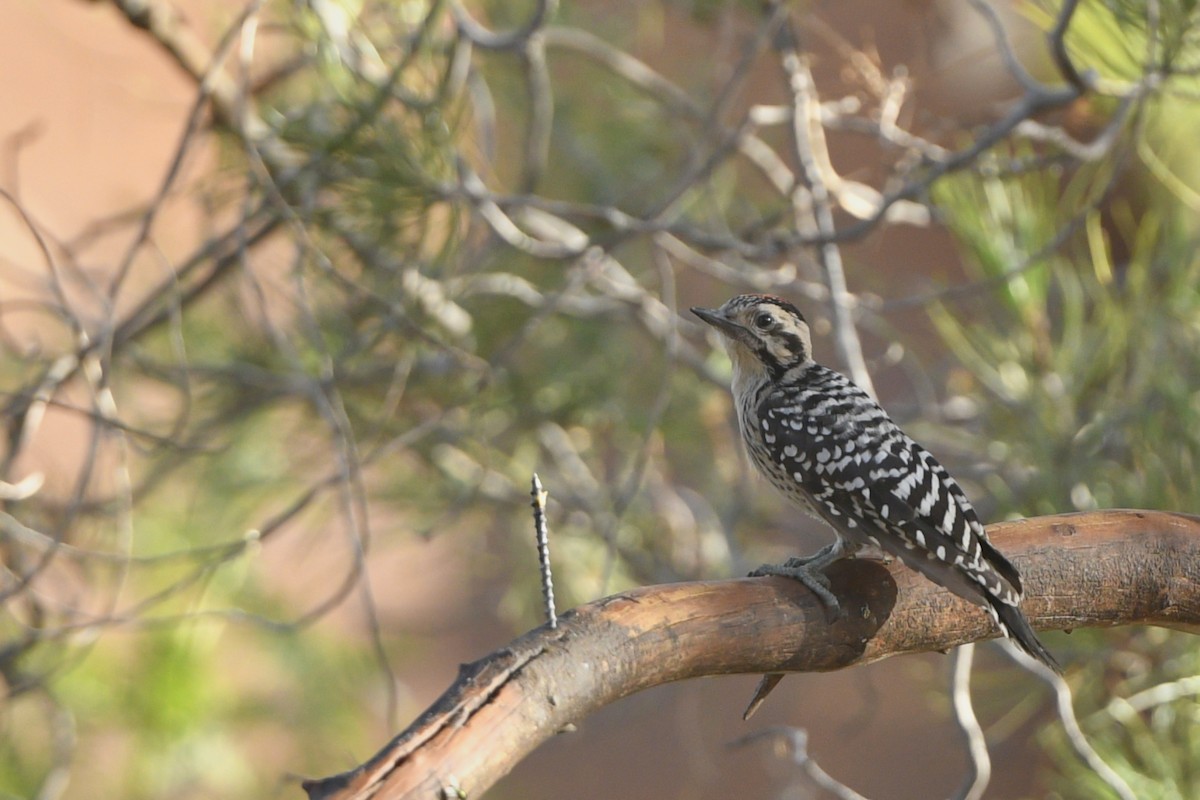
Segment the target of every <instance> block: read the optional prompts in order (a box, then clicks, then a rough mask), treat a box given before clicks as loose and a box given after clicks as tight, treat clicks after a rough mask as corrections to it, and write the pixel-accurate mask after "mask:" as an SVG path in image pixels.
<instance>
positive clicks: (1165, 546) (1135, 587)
mask: <svg viewBox="0 0 1200 800" xmlns="http://www.w3.org/2000/svg"><path fill="white" fill-rule="evenodd" d="M988 533H989V536H991V537H992V541H993V542H995V543H996V545H997V546H998V547H999V548H1000V549H1001V550H1002V551H1004V552H1005V553H1006V554H1007V555H1009V556H1010V557H1011V559H1012V561H1013V562H1014V563H1015V564H1016V565H1017V567H1018V568H1019V569H1020V570H1021V573H1022V575H1023V576H1024V577H1025V589H1026V599H1025V603H1024V606H1023V607H1024V609H1025V611H1026V613H1027V614H1028V616H1029V619H1030V621H1031V622H1032V624H1033V626H1034V627H1035V628H1038V629H1041V630H1070V629H1073V628H1083V627H1107V626H1113V625H1125V624H1132V623H1137V624H1146V625H1161V626H1166V627H1175V628H1184V629H1189V630H1193V631H1195V630H1200V517H1193V516H1189V515H1186V514H1172V513H1166V512H1158V511H1101V512H1094V513H1086V514H1063V515H1058V516H1051V517H1039V518H1037V519H1031V520H1019V521H1015V522H1005V523H1001V524H998V525H993V526H990V527H989V529H988ZM827 574H828V576H829V578H830V581H831V583H832V588H833V591H834V592H835V593H836V594H837V595H838V597H839V598H840V600H841V604H842V608H843V609H844V610H845V611H846V612H847V613H846V614H845V615H844V616H843V617H841V618H840V619H838V620H836V621H834V622H833V623H832V624H830V623H828V622H826V620H825V613H824V609H823V608H822V607H821V606H820V604H819V602H818V601H817V600H816V599H815V598H814V597H813V596H812V595H810V594H809V593H808V592H807V590H805V589H804V587H802V586H801V585H799V584H798V583H795V582H793V581H788V580H785V579H780V578H754V579H741V580H727V581H706V582H699V583H680V584H669V585H661V586H648V587H644V588H641V589H636V590H633V591H630V592H624V593H621V594H617V595H613V596H611V597H606V598H604V599H602V600H597V601H596V602H594V603H590V604H588V605H586V606H582V607H580V608H577V609H575V610H574V611H570V612H568V613H566V614H564V615H563V616H562V617H560V618H559V626H558V628H556V629H554V630H551V629H549V628H547V627H542V628H538V629H536V630H533V631H530V632H529V633H527V634H525V635H524V636H522V637H520V638H519V639H517V640H515V641H514V642H513V643H512V644H510V645H509V646H508V647H506V648H504V649H502V650H498V651H496V652H495V653H492V654H491V655H489V656H487V657H485V658H483V659H481V660H480V661H477V662H475V663H474V664H469V665H465V666H463V667H462V669H461V670H460V674H459V676H458V679H457V680H456V681H455V682H454V685H453V686H451V687H450V688H449V689H448V690H447V691H446V693H445V694H443V695H442V697H441V698H440V699H438V701H437V702H436V703H434V704H433V706H431V707H430V708H429V709H428V710H427V711H426V712H425V713H424V714H422V715H421V716H420V717H419V718H418V719H417V720H416V722H414V723H413V724H412V725H411V726H410V727H409V728H408V730H406V731H404V732H403V733H401V734H400V735H398V736H397V737H396V738H395V739H393V740H392V741H391V742H389V743H388V744H387V746H385V747H384V748H383V749H382V750H381V751H380V752H379V753H378V754H377V755H375V756H374V757H373V758H371V759H370V760H369V761H368V762H366V763H365V764H363V765H362V766H360V767H358V768H357V769H355V770H352V771H350V772H347V773H344V774H342V775H337V776H333V777H330V778H325V779H321V780H313V781H306V782H305V784H304V788H305V790H306V791H307V792H308V795H309V798H310V800H331V799H332V798H338V800H351V799H352V798H367V797H371V798H376V800H383V799H384V798H387V799H388V800H393V799H394V798H402V797H403V798H416V797H420V798H443V797H472V798H474V797H478V796H479V795H480V794H481V793H483V792H484V791H485V790H486V789H487V788H488V787H489V786H491V785H492V784H493V783H494V782H495V781H497V780H498V779H499V778H500V777H502V776H503V775H505V774H506V773H508V772H509V770H511V769H512V768H513V766H514V765H515V764H516V763H517V762H519V761H520V760H521V759H522V758H524V757H525V756H526V755H527V754H528V753H529V752H531V751H532V750H533V749H534V748H536V747H537V746H538V745H539V744H541V743H542V742H543V741H545V740H546V739H548V738H549V737H551V736H553V735H554V734H555V733H556V732H558V731H559V730H562V729H563V728H564V727H566V726H568V725H569V724H571V723H574V722H577V721H579V720H580V719H582V718H583V717H585V716H587V715H588V714H589V713H591V712H592V711H595V710H596V709H598V708H600V707H601V706H604V705H607V704H608V703H612V702H613V701H615V700H618V699H620V698H622V697H625V696H627V695H630V694H633V693H634V692H638V691H641V690H642V689H646V688H649V687H651V686H656V685H658V684H661V683H668V682H670V681H677V680H682V679H684V678H693V677H697V676H701V675H721V674H733V673H771V672H810V671H828V670H835V669H842V668H844V667H849V666H852V665H854V664H866V663H869V662H872V661H878V660H880V659H883V658H888V657H890V656H895V655H900V654H903V653H918V652H925V651H931V650H946V649H949V648H951V647H955V646H957V645H961V644H964V643H966V642H972V641H977V640H981V639H988V638H993V637H994V636H995V635H996V631H995V628H994V627H993V625H992V622H991V620H990V619H989V618H988V616H987V615H986V614H985V613H983V612H982V611H981V610H979V609H978V608H976V607H974V606H972V605H971V604H969V603H967V602H965V601H963V600H961V599H959V598H957V597H955V596H954V595H952V594H950V593H949V592H947V591H946V590H944V589H942V588H940V587H938V586H935V585H934V584H932V583H930V582H929V581H927V580H925V579H923V578H921V577H920V576H919V575H917V574H916V573H914V572H912V571H910V570H908V569H906V568H904V567H903V566H901V565H900V564H898V563H896V564H891V565H890V566H885V565H883V564H882V563H880V562H876V561H865V560H846V561H841V562H838V563H836V564H834V565H833V566H831V567H830V569H829V570H828V573H827ZM1068 663H1069V660H1068Z"/></svg>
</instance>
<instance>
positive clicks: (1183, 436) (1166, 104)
mask: <svg viewBox="0 0 1200 800" xmlns="http://www.w3.org/2000/svg"><path fill="white" fill-rule="evenodd" d="M1043 8H1044V9H1045V11H1044V13H1041V12H1038V13H1035V14H1034V18H1035V19H1037V20H1038V21H1039V22H1041V23H1043V24H1045V25H1047V26H1048V25H1049V24H1050V23H1051V22H1052V20H1053V13H1054V11H1053V9H1055V8H1057V6H1056V5H1055V6H1050V5H1047V6H1044V7H1043ZM1145 19H1146V15H1145V6H1144V5H1143V4H1141V3H1126V4H1123V3H1100V2H1084V3H1082V4H1081V5H1080V9H1079V11H1078V13H1077V17H1076V19H1075V20H1073V22H1072V26H1071V28H1070V33H1069V35H1068V37H1067V41H1068V44H1069V46H1070V51H1071V53H1072V57H1073V58H1075V59H1076V63H1077V66H1078V67H1079V68H1080V69H1094V70H1096V71H1097V72H1098V73H1099V75H1100V77H1101V78H1102V79H1103V80H1104V81H1110V82H1126V83H1128V82H1133V81H1138V80H1142V79H1143V75H1144V66H1145V64H1146V58H1147V53H1154V56H1153V59H1154V63H1156V64H1158V65H1159V66H1160V68H1161V69H1162V71H1163V75H1162V77H1163V80H1164V84H1163V88H1164V89H1165V90H1164V91H1162V92H1158V93H1153V95H1152V96H1151V95H1147V98H1146V99H1145V102H1144V105H1142V106H1140V107H1139V108H1137V109H1136V110H1135V112H1134V114H1133V117H1132V118H1133V119H1135V120H1136V124H1135V127H1134V129H1133V130H1132V133H1133V135H1134V138H1133V140H1132V143H1131V144H1129V145H1127V147H1128V148H1129V149H1130V150H1132V151H1134V152H1136V153H1137V155H1138V156H1139V158H1140V161H1141V164H1142V166H1144V167H1145V169H1144V171H1141V172H1128V171H1127V172H1125V173H1116V172H1113V169H1114V168H1119V167H1120V165H1121V164H1122V163H1123V161H1122V158H1121V156H1120V154H1119V153H1117V154H1114V156H1113V157H1112V158H1111V159H1103V160H1101V161H1099V162H1096V163H1095V164H1092V165H1084V166H1082V167H1079V168H1078V169H1076V170H1074V171H1069V172H1068V171H1064V170H1063V169H1062V168H1061V167H1059V166H1056V165H1055V162H1054V161H1053V160H1048V159H1045V156H1046V153H1045V152H1042V151H1038V150H1036V149H1035V148H1033V147H1032V146H1019V145H1010V146H1007V147H1004V148H1000V149H998V150H997V151H996V152H994V153H993V154H992V157H991V159H990V160H989V161H988V162H986V163H985V164H984V169H983V170H982V171H981V172H980V173H972V174H962V175H958V176H954V177H952V178H949V179H946V180H942V181H940V182H939V183H938V185H937V186H936V187H935V188H934V197H935V200H936V201H937V203H938V205H939V207H940V208H941V210H942V211H943V212H944V213H945V214H946V217H947V221H948V225H949V227H950V229H951V230H952V231H953V232H954V233H955V235H956V236H957V237H958V239H959V241H960V242H961V244H962V246H963V249H964V251H965V252H966V253H968V254H969V256H970V257H969V259H968V261H967V268H968V269H969V270H970V271H971V277H972V278H973V279H974V280H976V281H977V282H978V283H979V285H980V286H982V287H987V289H988V291H986V292H981V293H980V295H979V297H978V298H977V299H973V300H968V301H962V300H950V301H946V302H941V303H938V304H937V305H935V306H933V307H932V308H931V314H932V317H933V320H934V322H935V325H936V327H937V330H938V332H939V333H940V335H941V337H942V339H943V341H944V342H945V343H946V345H947V346H948V347H949V348H950V349H951V350H952V351H953V352H954V353H955V355H956V357H957V360H958V362H959V364H961V366H962V368H963V369H964V373H963V375H960V376H958V377H957V378H955V379H954V381H953V386H954V388H955V391H958V392H961V393H962V394H964V395H966V396H968V397H969V398H971V399H972V400H973V401H974V402H973V404H972V405H973V407H975V408H977V409H978V413H977V415H976V416H975V417H974V419H973V420H972V429H973V431H974V433H975V435H976V441H977V445H976V449H977V450H978V451H979V452H986V453H987V454H988V456H989V457H990V460H992V461H993V462H994V463H995V464H996V466H997V469H996V470H995V471H994V472H991V473H990V474H989V476H988V477H987V478H986V479H985V482H986V484H987V488H988V490H989V492H990V495H991V497H992V498H993V499H994V500H995V501H996V502H997V503H998V505H999V510H1000V512H1001V513H1002V514H1011V515H1033V514H1042V513H1054V512H1060V511H1064V510H1067V509H1071V508H1077V509H1092V508H1109V507H1135V508H1161V509H1172V510H1180V511H1187V512H1195V511H1196V509H1197V500H1198V499H1200V477H1198V472H1197V466H1198V465H1200V432H1198V430H1200V429H1198V428H1197V426H1196V425H1195V424H1194V422H1195V420H1197V419H1198V418H1200V417H1198V416H1197V413H1198V412H1200V392H1198V391H1197V389H1196V387H1197V386H1200V291H1197V286H1200V255H1198V249H1197V243H1198V242H1200V238H1198V237H1200V227H1198V226H1197V225H1196V222H1195V219H1196V217H1195V208H1196V207H1197V206H1196V205H1195V199H1196V198H1197V197H1198V196H1200V195H1198V194H1197V187H1198V186H1200V183H1198V182H1197V177H1198V174H1197V173H1196V172H1195V158H1194V150H1195V148H1194V147H1192V146H1190V145H1189V146H1188V147H1186V148H1182V147H1180V146H1178V144H1173V143H1177V142H1179V141H1181V140H1182V139H1187V140H1188V141H1191V140H1192V139H1193V138H1194V130H1195V124H1194V121H1195V120H1196V119H1197V114H1198V111H1200V103H1197V102H1196V98H1195V89H1196V86H1195V85H1194V84H1195V76H1194V75H1195V70H1194V64H1195V63H1196V60H1197V58H1198V53H1200V51H1198V50H1197V47H1196V44H1197V41H1196V35H1197V33H1196V32H1197V30H1200V27H1198V20H1197V17H1196V15H1195V4H1193V3H1163V4H1161V17H1160V27H1159V28H1158V29H1157V30H1156V32H1155V35H1154V37H1153V46H1151V38H1150V37H1149V36H1148V35H1147V31H1146V27H1145V25H1144V21H1145ZM1108 85H1110V86H1115V85H1116V84H1115V83H1112V84H1108ZM1099 109H1105V114H1116V113H1117V107H1116V104H1112V105H1108V106H1106V104H1104V103H1098V104H1096V105H1095V106H1094V107H1093V110H1099ZM1096 121H1097V122H1098V124H1099V125H1104V124H1106V120H1105V119H1103V118H1101V119H1099V120H1096ZM1181 137H1182V139H1181ZM1163 153H1167V154H1169V155H1168V156H1167V157H1162V156H1161V154H1163ZM1039 164H1043V165H1045V164H1049V166H1039ZM1012 165H1021V168H1020V169H1009V168H1008V167H1011V166H1012ZM1116 186H1119V187H1120V188H1119V189H1115V188H1114V187H1116ZM1069 644H1070V647H1071V648H1072V649H1073V650H1074V651H1075V652H1076V653H1079V652H1091V653H1094V654H1095V657H1093V658H1090V659H1088V658H1073V659H1072V661H1073V662H1079V663H1082V664H1084V666H1083V668H1082V671H1081V672H1080V673H1079V674H1077V675H1072V677H1071V684H1072V686H1073V687H1075V690H1076V708H1077V709H1078V710H1079V712H1080V713H1081V715H1082V717H1083V724H1084V729H1085V733H1086V734H1087V735H1088V738H1089V741H1090V742H1091V743H1092V745H1093V746H1095V747H1096V748H1097V750H1098V751H1099V752H1100V753H1101V755H1102V757H1103V758H1104V759H1105V760H1106V761H1107V762H1108V763H1109V764H1110V765H1111V766H1113V767H1114V769H1116V770H1117V772H1118V773H1119V774H1121V776H1122V777H1123V778H1124V779H1125V780H1126V781H1127V782H1128V783H1129V784H1130V786H1131V787H1132V788H1133V790H1134V794H1135V795H1136V796H1137V797H1139V798H1141V797H1145V798H1184V797H1193V796H1196V795H1197V793H1198V792H1200V783H1198V775H1197V773H1196V771H1195V769H1194V765H1195V764H1196V763H1200V761H1198V759H1200V739H1198V738H1197V736H1196V730H1197V728H1196V725H1195V722H1196V719H1197V710H1198V709H1200V706H1198V705H1197V704H1196V702H1195V691H1194V680H1195V678H1194V676H1195V675H1196V674H1197V673H1200V658H1198V657H1197V655H1196V652H1195V646H1194V640H1193V639H1192V638H1191V637H1187V636H1184V635H1182V634H1174V633H1168V632H1165V631H1144V632H1139V633H1136V634H1130V635H1127V636H1125V637H1113V636H1103V637H1100V636H1096V635H1080V634H1076V635H1075V636H1073V637H1072V638H1071V640H1070V643H1069ZM1122 698H1125V699H1122ZM1045 738H1046V740H1047V742H1048V744H1050V746H1051V749H1052V752H1054V753H1055V754H1056V759H1057V761H1058V762H1059V764H1060V765H1061V768H1062V770H1063V779H1062V780H1061V782H1060V792H1061V794H1062V796H1064V797H1078V798H1097V797H1112V796H1115V795H1113V794H1112V792H1111V790H1110V789H1109V788H1108V787H1107V786H1105V785H1104V784H1103V782H1102V781H1101V780H1100V778H1099V777H1098V776H1097V775H1096V773H1095V772H1093V771H1091V770H1090V769H1087V768H1086V767H1084V766H1082V765H1081V764H1080V762H1079V761H1078V759H1077V758H1076V757H1075V756H1074V755H1073V754H1072V753H1071V750H1070V748H1069V746H1068V744H1067V742H1066V740H1065V739H1064V738H1063V736H1062V734H1061V732H1059V731H1058V730H1057V729H1055V730H1054V732H1053V733H1048V734H1047V735H1046V737H1045Z"/></svg>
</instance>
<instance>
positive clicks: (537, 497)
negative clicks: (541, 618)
mask: <svg viewBox="0 0 1200 800" xmlns="http://www.w3.org/2000/svg"><path fill="white" fill-rule="evenodd" d="M529 493H530V494H531V495H532V496H533V502H532V503H531V505H532V506H533V531H534V535H535V536H536V538H537V554H538V567H539V568H540V570H541V574H542V600H543V601H544V602H545V607H546V622H547V623H548V624H549V625H550V627H551V628H557V627H558V613H557V611H556V610H555V608H554V575H553V574H552V573H551V570H550V532H549V530H547V527H546V491H545V490H544V489H543V488H542V482H541V480H539V479H538V474H537V473H536V472H535V473H533V487H532V488H531V490H530V492H529Z"/></svg>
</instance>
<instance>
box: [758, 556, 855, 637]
mask: <svg viewBox="0 0 1200 800" xmlns="http://www.w3.org/2000/svg"><path fill="white" fill-rule="evenodd" d="M815 561H816V556H813V557H811V558H789V559H788V560H787V561H785V562H783V563H782V564H763V565H762V566H761V567H759V568H758V569H756V570H754V571H753V572H751V573H750V577H751V578H764V577H767V576H770V575H778V576H779V577H781V578H791V579H792V580H795V581H799V582H800V583H802V584H804V585H805V586H807V587H808V589H809V591H811V592H812V593H813V594H815V595H816V596H817V599H819V600H820V601H821V604H822V605H823V606H825V616H826V618H828V620H829V621H830V622H833V621H834V620H836V619H838V618H839V617H841V616H843V615H844V613H845V612H844V611H843V610H842V604H841V603H839V602H838V599H837V596H836V595H835V594H834V593H833V592H832V591H831V590H830V586H829V578H827V577H825V574H824V573H823V572H821V570H822V569H824V567H825V564H816V563H814V562H815Z"/></svg>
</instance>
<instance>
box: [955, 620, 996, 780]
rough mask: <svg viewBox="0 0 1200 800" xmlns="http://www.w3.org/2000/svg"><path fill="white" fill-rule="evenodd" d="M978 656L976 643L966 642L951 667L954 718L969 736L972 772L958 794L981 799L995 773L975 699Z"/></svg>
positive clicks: (968, 755) (968, 745)
mask: <svg viewBox="0 0 1200 800" xmlns="http://www.w3.org/2000/svg"><path fill="white" fill-rule="evenodd" d="M974 660H975V643H974V642H971V643H970V644H964V645H963V646H962V647H959V648H958V649H956V650H955V651H954V666H953V668H952V669H951V671H950V700H951V702H952V704H953V707H954V722H955V723H956V724H957V725H958V729H959V730H960V731H962V734H963V738H965V739H966V740H967V759H968V761H969V763H970V766H971V772H970V775H969V776H968V777H967V780H966V782H965V783H964V784H963V787H962V788H961V789H960V790H959V791H958V794H956V795H955V798H956V800H979V798H981V797H983V793H984V792H985V791H987V786H988V781H989V780H990V779H991V777H992V760H991V757H990V756H989V755H988V748H987V740H986V739H985V738H984V736H983V728H981V727H980V726H979V719H978V718H977V717H976V716H975V707H974V706H973V705H972V703H971V664H972V662H973V661H974Z"/></svg>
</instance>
